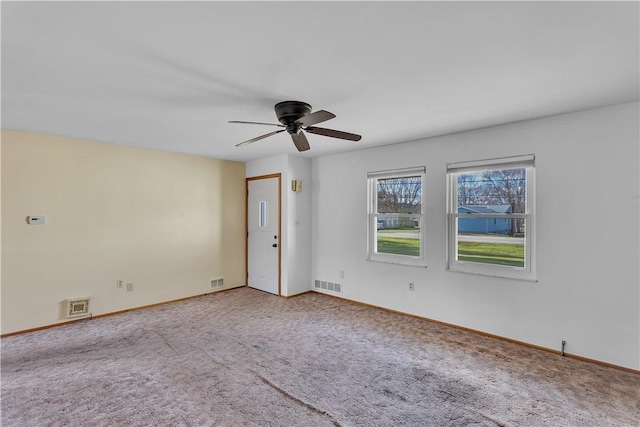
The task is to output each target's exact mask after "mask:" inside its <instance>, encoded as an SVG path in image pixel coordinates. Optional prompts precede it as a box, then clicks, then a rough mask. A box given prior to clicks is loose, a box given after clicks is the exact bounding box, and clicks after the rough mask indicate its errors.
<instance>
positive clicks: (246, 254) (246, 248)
mask: <svg viewBox="0 0 640 427" xmlns="http://www.w3.org/2000/svg"><path fill="white" fill-rule="evenodd" d="M271 178H278V296H282V294H281V289H280V286H281V284H280V276H281V268H280V267H281V259H282V174H281V173H272V174H268V175H259V176H252V177H249V178H245V186H246V192H245V216H244V218H245V224H244V230H245V238H246V241H245V245H244V260H245V261H244V264H245V271H246V272H247V277H246V280H247V287H248V286H249V182H250V181H257V180H260V179H271Z"/></svg>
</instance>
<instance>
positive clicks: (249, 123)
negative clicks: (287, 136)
mask: <svg viewBox="0 0 640 427" xmlns="http://www.w3.org/2000/svg"><path fill="white" fill-rule="evenodd" d="M229 123H241V124H244V125H267V126H280V127H281V128H283V127H285V126H284V125H281V124H280V123H263V122H245V121H242V120H230V121H229Z"/></svg>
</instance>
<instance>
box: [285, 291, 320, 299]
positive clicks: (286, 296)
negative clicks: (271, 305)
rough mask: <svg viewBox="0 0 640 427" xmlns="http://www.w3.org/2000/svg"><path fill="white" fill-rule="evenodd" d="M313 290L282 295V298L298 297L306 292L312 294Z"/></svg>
mask: <svg viewBox="0 0 640 427" xmlns="http://www.w3.org/2000/svg"><path fill="white" fill-rule="evenodd" d="M311 292H313V291H304V292H300V293H299V294H293V295H280V296H281V297H282V298H285V299H291V298H297V297H301V296H302V295H306V294H310V293H311Z"/></svg>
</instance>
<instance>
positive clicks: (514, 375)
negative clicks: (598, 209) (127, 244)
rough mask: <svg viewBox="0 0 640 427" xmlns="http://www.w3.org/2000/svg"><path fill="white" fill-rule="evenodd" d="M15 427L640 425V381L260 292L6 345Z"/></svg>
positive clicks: (366, 311)
mask: <svg viewBox="0 0 640 427" xmlns="http://www.w3.org/2000/svg"><path fill="white" fill-rule="evenodd" d="M0 354H1V357H2V386H1V387H2V396H1V397H2V405H1V408H2V414H1V415H2V426H5V427H9V426H241V425H242V426H331V425H340V426H494V425H500V426H638V425H640V415H639V414H640V376H638V375H634V374H631V373H627V372H623V371H619V370H615V369H610V368H606V367H601V366H597V365H594V364H590V363H585V362H581V361H577V360H574V359H568V358H563V357H560V356H557V355H554V354H550V353H547V352H542V351H538V350H534V349H529V348H526V347H522V346H518V345H515V344H510V343H506V342H503V341H500V340H496V339H492V338H486V337H482V336H479V335H477V334H472V333H467V332H464V331H460V330H456V329H451V328H447V327H445V326H441V325H437V324H433V323H429V322H425V321H421V320H418V319H413V318H409V317H404V316H400V315H396V314H392V313H387V312H384V311H381V310H376V309H372V308H367V307H362V306H359V305H354V304H350V303H348V302H344V301H340V300H336V299H334V298H329V297H326V296H323V295H317V294H307V295H303V296H300V297H297V298H293V299H289V300H285V299H281V298H278V297H275V296H272V295H269V294H265V293H262V292H260V291H256V290H252V289H249V288H240V289H235V290H231V291H227V292H222V293H217V294H213V295H207V296H204V297H200V298H194V299H190V300H185V301H182V302H177V303H172V304H166V305H162V306H157V307H154V308H149V309H144V310H138V311H133V312H129V313H125V314H121V315H117V316H109V317H104V318H99V319H94V320H86V321H82V322H79V323H75V324H71V325H67V326H62V327H58V328H51V329H47V330H42V331H38V332H33V333H29V334H23V335H17V336H12V337H6V338H3V339H2V340H1V350H0Z"/></svg>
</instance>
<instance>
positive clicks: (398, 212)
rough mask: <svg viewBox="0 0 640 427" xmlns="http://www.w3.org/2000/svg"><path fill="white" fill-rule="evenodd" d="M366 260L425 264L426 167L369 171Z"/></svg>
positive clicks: (416, 264) (415, 264)
mask: <svg viewBox="0 0 640 427" xmlns="http://www.w3.org/2000/svg"><path fill="white" fill-rule="evenodd" d="M367 178H368V185H369V189H368V190H369V191H368V199H369V221H368V230H369V232H368V246H369V248H368V260H370V261H378V262H388V263H394V264H404V265H413V266H421V267H426V262H425V250H424V242H425V231H424V206H425V200H424V191H423V188H424V181H425V168H424V167H416V168H408V169H397V170H390V171H380V172H370V173H369V174H368V175H367Z"/></svg>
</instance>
